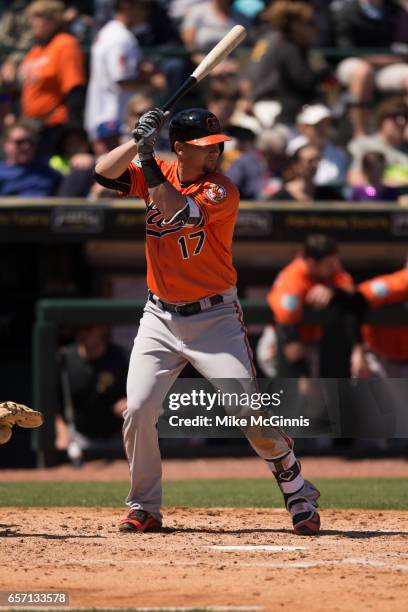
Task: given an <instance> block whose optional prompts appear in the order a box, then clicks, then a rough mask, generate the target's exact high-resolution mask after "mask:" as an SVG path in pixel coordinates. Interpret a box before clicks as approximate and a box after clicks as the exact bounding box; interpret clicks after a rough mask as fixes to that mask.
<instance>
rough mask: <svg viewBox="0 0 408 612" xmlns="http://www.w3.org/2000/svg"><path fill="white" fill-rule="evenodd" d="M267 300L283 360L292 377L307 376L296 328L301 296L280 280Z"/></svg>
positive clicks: (301, 308) (298, 320)
mask: <svg viewBox="0 0 408 612" xmlns="http://www.w3.org/2000/svg"><path fill="white" fill-rule="evenodd" d="M267 300H268V304H269V306H270V308H271V310H272V312H273V314H274V317H275V321H276V324H277V325H276V335H277V338H278V344H279V346H280V347H281V348H282V353H283V355H284V356H285V359H286V360H287V361H288V363H290V364H291V366H292V368H293V376H298V377H302V376H308V375H309V368H308V365H307V362H306V359H305V349H304V345H303V342H302V341H301V340H300V338H299V327H298V325H299V323H300V321H301V319H302V316H303V304H302V299H301V296H300V295H297V293H296V292H294V291H293V289H291V288H289V287H285V283H283V282H282V280H281V282H280V285H279V287H272V289H271V291H270V292H269V294H268V297H267Z"/></svg>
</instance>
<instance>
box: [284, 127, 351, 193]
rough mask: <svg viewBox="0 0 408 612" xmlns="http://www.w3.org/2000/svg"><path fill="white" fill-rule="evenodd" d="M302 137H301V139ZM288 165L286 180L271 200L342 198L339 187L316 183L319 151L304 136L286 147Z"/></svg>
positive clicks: (319, 159)
mask: <svg viewBox="0 0 408 612" xmlns="http://www.w3.org/2000/svg"><path fill="white" fill-rule="evenodd" d="M301 138H302V139H301ZM287 155H288V157H289V167H288V169H287V172H286V181H285V183H284V185H283V186H282V188H281V189H280V190H279V191H278V192H277V193H275V195H274V196H273V197H272V200H292V201H296V202H300V203H304V204H310V203H313V202H315V201H322V200H323V201H324V200H342V199H343V198H342V195H341V193H340V190H339V189H336V188H335V187H334V186H332V185H316V184H315V176H316V173H317V169H318V167H319V164H320V161H321V152H320V149H318V148H317V147H316V146H314V145H312V144H311V143H310V142H309V141H308V140H307V138H305V137H304V136H302V137H298V138H297V139H296V142H292V143H289V145H288V147H287Z"/></svg>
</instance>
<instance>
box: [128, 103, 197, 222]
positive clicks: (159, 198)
mask: <svg viewBox="0 0 408 612" xmlns="http://www.w3.org/2000/svg"><path fill="white" fill-rule="evenodd" d="M167 114H168V112H166V113H164V112H163V111H162V110H161V109H160V108H154V109H153V110H151V111H148V112H147V113H145V114H144V115H142V117H141V118H140V120H139V123H138V124H137V125H136V128H135V129H134V130H133V132H132V134H133V138H134V140H135V142H136V143H137V152H138V156H139V160H140V162H141V166H142V171H143V175H144V178H145V181H146V185H147V187H148V189H149V193H150V196H151V198H152V200H153V202H154V204H155V206H156V207H157V209H158V210H159V211H160V212H161V214H162V215H163V217H164V219H165V222H166V223H169V224H170V223H171V224H176V223H179V224H180V225H195V224H196V223H198V222H199V221H200V219H201V212H200V210H199V208H198V206H197V205H196V204H195V202H194V200H193V199H192V198H189V197H186V196H183V195H182V194H181V193H180V192H179V191H177V189H176V188H175V187H173V185H172V184H171V183H170V182H169V181H168V180H167V179H166V177H165V176H164V174H163V172H162V170H161V167H160V165H159V164H158V163H157V161H156V159H155V157H154V144H155V142H156V140H157V137H158V135H159V133H160V130H161V128H162V126H163V124H164V122H165V120H166V117H167Z"/></svg>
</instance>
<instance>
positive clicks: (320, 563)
mask: <svg viewBox="0 0 408 612" xmlns="http://www.w3.org/2000/svg"><path fill="white" fill-rule="evenodd" d="M57 563H58V562H57ZM202 563H204V561H192V560H186V561H178V560H175V561H172V562H169V561H164V560H162V559H128V560H124V559H122V560H121V561H117V560H115V559H86V560H82V559H78V560H73V559H70V560H69V561H68V562H67V561H61V562H60V563H59V564H60V565H68V566H69V565H88V564H90V565H98V564H100V565H104V564H109V565H116V566H118V567H119V566H125V565H154V566H159V567H160V566H162V567H164V566H166V567H175V566H179V567H192V566H195V567H196V566H199V565H201V564H202ZM330 565H363V566H370V567H378V568H381V569H389V570H399V571H403V572H408V563H389V562H388V561H381V560H380V559H365V558H351V557H350V558H347V559H325V560H323V559H322V560H316V561H283V562H273V561H242V562H240V563H239V565H238V567H264V568H270V569H308V568H313V567H324V566H326V567H327V566H330ZM234 569H236V567H235V568H234Z"/></svg>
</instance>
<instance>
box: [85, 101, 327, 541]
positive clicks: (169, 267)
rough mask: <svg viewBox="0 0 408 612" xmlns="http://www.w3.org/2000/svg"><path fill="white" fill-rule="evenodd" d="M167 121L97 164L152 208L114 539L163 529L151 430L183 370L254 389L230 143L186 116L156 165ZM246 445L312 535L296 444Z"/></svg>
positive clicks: (308, 490) (309, 498)
mask: <svg viewBox="0 0 408 612" xmlns="http://www.w3.org/2000/svg"><path fill="white" fill-rule="evenodd" d="M164 121H165V115H164V113H163V112H162V111H161V110H160V109H154V110H152V111H149V112H148V113H146V114H145V115H143V116H142V117H141V119H140V121H139V123H138V124H137V126H136V128H135V130H134V131H133V133H132V134H133V139H132V140H130V141H129V142H128V143H125V144H123V145H121V146H120V147H118V148H116V149H114V150H113V151H111V152H110V153H108V154H107V155H106V157H104V158H103V159H101V160H100V161H99V162H98V164H97V166H96V172H95V175H96V179H97V180H98V181H99V182H100V183H101V184H102V185H104V186H105V187H108V188H111V189H115V190H117V191H119V192H121V193H122V194H124V195H133V196H136V197H139V198H143V199H144V200H145V202H146V258H147V283H148V288H149V292H148V300H147V303H146V306H145V310H144V314H143V317H142V319H141V321H140V327H139V331H138V334H137V336H136V338H135V342H134V347H133V351H132V355H131V359H130V365H129V373H128V382H127V401H128V408H127V410H126V412H125V415H124V426H123V435H124V444H125V450H126V453H127V457H128V460H129V465H130V477H131V487H130V492H129V495H128V498H127V505H128V506H129V507H130V512H129V514H128V516H127V517H126V518H125V519H124V520H123V521H122V522H121V524H120V526H119V529H120V531H126V532H129V531H130V532H146V531H156V530H159V529H160V528H161V524H162V515H161V512H160V507H161V498H162V487H161V474H162V471H161V457H160V451H159V444H158V435H157V428H156V424H157V420H158V417H159V415H160V412H161V410H162V403H163V400H164V398H165V396H166V394H167V392H168V391H169V389H170V388H171V386H172V384H173V383H174V381H175V380H176V378H177V377H178V375H179V374H180V372H181V370H182V369H183V367H184V366H185V364H186V363H187V362H190V363H191V364H192V365H193V366H194V367H195V368H196V369H197V370H198V372H200V373H201V374H202V375H203V376H204V377H206V378H207V379H217V380H218V379H220V377H222V378H225V379H248V380H249V381H253V380H254V378H255V371H254V367H253V363H252V359H251V351H250V348H249V344H248V340H247V337H246V332H245V327H244V323H243V318H242V310H241V307H240V304H239V301H238V299H237V292H236V287H235V285H236V272H235V269H234V266H233V264H232V253H231V246H232V237H233V231H234V225H235V221H236V217H237V213H238V206H239V193H238V190H237V189H236V187H235V186H234V185H233V184H232V183H231V181H230V180H229V179H228V178H226V177H225V176H223V175H222V174H219V173H218V172H217V171H216V167H217V162H218V159H219V156H220V155H221V153H222V151H223V147H224V142H225V141H227V140H229V138H228V137H227V136H226V135H224V134H222V133H221V128H220V124H219V121H218V119H217V117H216V116H215V115H213V114H212V113H210V112H209V111H206V110H203V109H189V110H185V111H182V112H180V113H178V114H177V115H175V116H174V117H173V119H172V121H171V122H170V127H169V137H170V145H171V149H172V151H174V152H175V154H176V161H174V162H164V161H162V160H159V159H156V158H155V156H154V144H155V141H156V139H157V136H158V134H159V132H160V129H161V127H162V125H163V123H164ZM136 154H137V155H138V161H136V162H135V161H134V160H135V157H136ZM226 382H228V381H226ZM249 441H250V443H251V444H252V446H253V448H254V449H255V451H256V452H257V453H258V455H259V456H260V457H262V458H263V459H264V460H266V461H267V463H268V465H269V467H270V469H271V471H272V473H273V474H274V476H275V478H276V480H277V482H278V485H279V487H280V489H281V491H282V493H283V496H284V500H285V505H286V508H287V510H288V511H289V512H290V514H291V517H292V522H293V527H294V531H295V533H297V534H302V535H311V534H315V533H317V532H318V531H319V527H320V518H319V514H318V512H317V510H316V507H317V499H318V497H319V495H320V494H319V491H318V490H317V489H316V488H315V487H314V486H313V485H312V484H311V483H309V482H308V481H306V480H304V479H303V477H302V475H301V471H300V465H299V463H298V461H297V460H296V457H295V455H294V452H293V442H292V440H291V439H290V438H288V437H287V436H286V435H285V434H284V433H283V432H282V431H280V430H279V429H276V430H275V431H274V434H273V437H269V438H252V439H251V436H249Z"/></svg>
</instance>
